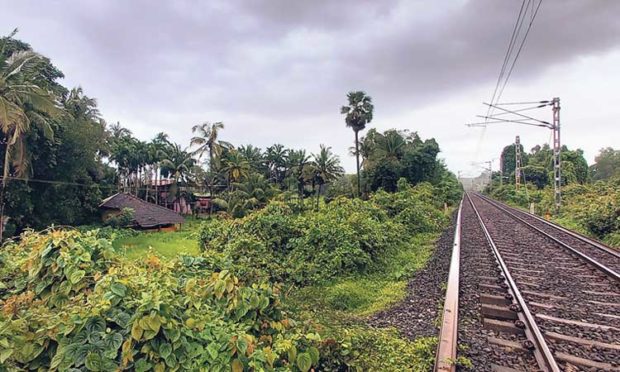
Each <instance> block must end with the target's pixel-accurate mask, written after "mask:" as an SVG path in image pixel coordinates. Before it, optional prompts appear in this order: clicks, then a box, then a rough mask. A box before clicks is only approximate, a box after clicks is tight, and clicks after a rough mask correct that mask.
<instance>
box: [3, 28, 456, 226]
mask: <svg viewBox="0 0 620 372" xmlns="http://www.w3.org/2000/svg"><path fill="white" fill-rule="evenodd" d="M14 34H15V32H14V33H12V34H11V35H9V36H8V37H4V38H2V39H0V132H1V134H2V140H1V142H0V154H2V156H1V157H0V167H2V173H3V176H2V189H1V191H0V201H1V203H0V209H2V210H1V212H2V213H0V215H3V216H5V217H8V222H7V223H6V224H5V226H6V231H4V236H8V235H12V234H15V233H17V232H19V231H21V230H22V229H24V228H26V227H33V228H35V229H41V228H45V227H47V226H49V225H50V224H67V225H81V224H90V223H93V222H96V221H97V220H98V219H99V212H98V205H99V204H100V202H101V200H102V199H103V198H104V197H106V196H109V195H111V194H114V193H116V192H119V191H122V192H128V193H131V194H133V195H135V196H137V197H139V198H142V199H144V200H148V201H150V202H153V203H158V204H164V205H165V204H166V203H167V202H169V200H161V199H160V193H158V188H159V187H161V185H162V180H164V179H165V180H166V185H167V187H169V189H168V190H169V192H168V194H167V195H166V198H179V197H184V198H186V199H189V200H191V199H192V198H193V194H194V192H196V191H197V190H199V191H200V192H202V193H203V194H207V195H208V196H210V197H211V198H212V200H213V203H211V212H216V211H220V212H226V213H228V214H229V215H231V216H234V217H240V216H243V215H245V214H247V213H248V211H251V210H253V209H256V208H260V207H262V206H263V205H265V204H266V203H267V201H268V200H269V199H271V198H274V197H278V198H282V199H289V200H293V201H295V202H296V203H297V205H298V206H299V208H301V209H303V208H310V207H312V208H318V207H319V205H320V200H321V196H324V197H325V200H326V201H329V200H331V199H333V198H335V197H337V196H339V195H344V196H348V197H355V196H358V197H359V196H364V197H365V196H366V195H367V194H368V193H370V192H374V191H377V190H379V189H384V190H386V191H390V192H392V191H395V190H396V188H397V182H398V181H399V179H404V180H406V181H407V182H408V183H410V184H412V185H415V184H417V183H420V182H430V183H432V184H434V185H435V186H438V188H437V189H438V190H443V191H442V192H444V193H445V194H446V195H452V196H451V198H449V199H450V200H455V201H456V200H458V197H459V195H460V194H459V192H460V191H459V186H458V182H457V180H456V177H455V176H454V175H453V174H452V173H450V172H449V171H448V170H447V169H446V167H445V165H444V164H443V163H442V162H441V161H440V160H438V158H437V155H438V154H439V146H438V144H437V143H436V142H435V140H434V139H429V140H424V141H423V140H422V139H420V137H419V136H418V135H417V133H410V132H407V131H397V130H388V131H385V132H383V133H380V132H378V131H377V130H376V129H370V130H369V131H368V132H367V133H366V135H365V136H363V137H361V136H360V132H361V131H362V130H363V129H365V127H366V125H367V124H369V123H370V122H371V120H372V115H373V110H374V106H373V105H372V100H371V98H370V96H368V95H367V94H366V93H364V92H361V91H357V92H351V93H349V94H348V95H347V101H348V102H347V105H346V106H343V107H342V108H341V113H342V114H343V115H345V123H346V125H347V126H348V127H351V128H352V129H353V131H354V133H355V145H354V146H353V148H352V149H351V153H352V154H353V155H354V156H356V160H357V164H358V167H357V176H348V175H345V174H344V169H343V168H342V166H341V164H340V159H339V157H338V156H337V155H335V154H334V152H333V151H332V149H331V148H330V147H327V146H324V145H320V147H319V148H318V149H317V151H316V152H313V153H311V152H308V151H307V150H304V149H294V148H287V147H285V146H284V145H282V144H273V145H271V146H268V147H266V148H259V147H256V146H254V145H251V144H247V145H241V146H234V145H233V144H231V143H229V142H226V141H224V140H222V138H221V134H222V131H223V130H224V127H225V126H224V124H223V123H221V122H203V123H199V124H197V125H195V126H194V127H193V128H192V133H193V137H192V138H191V141H190V143H189V144H188V145H187V146H183V145H180V144H177V143H174V142H173V141H172V140H171V139H170V137H169V135H168V134H166V133H163V132H162V133H158V134H157V135H156V136H155V137H154V138H153V139H151V140H149V141H143V140H140V139H138V138H136V137H135V136H134V135H133V133H132V132H131V131H130V130H129V129H127V128H126V127H124V126H123V125H121V124H120V123H118V122H117V123H113V124H110V123H106V121H105V120H104V119H103V118H102V115H101V113H100V112H99V110H98V108H97V101H96V100H95V99H93V98H91V97H88V96H87V95H85V94H84V92H83V90H82V88H80V87H77V88H73V89H67V88H65V87H63V86H62V85H61V84H60V83H59V80H60V79H61V78H63V77H64V75H63V74H62V72H61V71H60V70H58V69H57V68H56V67H55V66H54V65H53V64H52V63H51V61H50V60H49V59H48V58H46V57H44V56H42V55H40V54H37V53H36V52H34V51H33V50H32V49H31V47H30V46H29V45H28V44H26V43H24V42H21V41H19V40H16V39H14V38H13V36H14ZM308 199H310V200H311V202H308ZM5 221H7V219H5ZM0 225H2V224H0Z"/></svg>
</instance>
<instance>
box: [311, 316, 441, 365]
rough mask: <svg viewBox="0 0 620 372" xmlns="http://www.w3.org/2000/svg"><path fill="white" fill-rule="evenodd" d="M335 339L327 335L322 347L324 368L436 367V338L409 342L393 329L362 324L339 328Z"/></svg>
mask: <svg viewBox="0 0 620 372" xmlns="http://www.w3.org/2000/svg"><path fill="white" fill-rule="evenodd" d="M332 331H333V332H334V338H335V339H331V338H327V339H325V340H324V341H323V343H322V347H321V349H320V350H321V355H322V356H324V358H323V357H322V358H321V363H320V364H319V369H320V370H322V371H341V370H343V369H342V368H343V367H345V366H346V369H344V370H350V371H381V370H384V371H416V372H425V371H429V370H430V369H431V368H432V367H433V363H434V360H435V350H436V348H437V339H436V338H435V337H425V338H420V339H418V340H415V341H408V340H404V339H401V338H399V337H398V336H397V335H396V333H395V331H393V330H375V329H367V328H362V327H350V328H337V329H334V330H332ZM336 340H337V341H336Z"/></svg>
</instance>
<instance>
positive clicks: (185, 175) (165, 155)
mask: <svg viewBox="0 0 620 372" xmlns="http://www.w3.org/2000/svg"><path fill="white" fill-rule="evenodd" d="M161 155H162V160H161V167H162V170H163V171H164V172H165V173H166V174H169V175H172V178H173V180H174V184H173V187H174V190H175V197H176V198H177V199H178V197H179V195H180V190H179V184H180V183H187V182H188V181H189V174H190V171H191V169H192V167H193V166H194V164H195V162H196V160H195V159H194V158H193V157H192V154H191V153H189V152H187V151H185V150H183V149H182V148H181V146H179V145H178V144H176V143H175V144H172V145H170V146H168V148H166V149H165V150H164V151H163V152H162V153H161Z"/></svg>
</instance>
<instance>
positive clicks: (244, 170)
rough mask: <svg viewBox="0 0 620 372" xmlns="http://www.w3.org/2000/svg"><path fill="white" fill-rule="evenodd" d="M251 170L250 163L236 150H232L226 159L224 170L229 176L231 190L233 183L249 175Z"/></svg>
mask: <svg viewBox="0 0 620 372" xmlns="http://www.w3.org/2000/svg"><path fill="white" fill-rule="evenodd" d="M249 170H250V164H249V163H248V162H247V160H245V159H244V158H243V156H241V154H240V153H239V152H238V151H236V150H232V151H230V152H229V153H228V155H227V156H226V158H225V159H224V166H223V168H222V171H223V172H224V173H226V175H227V176H228V185H229V188H230V189H231V190H232V187H233V183H235V182H239V181H240V180H241V179H242V178H244V177H247V176H248V174H249Z"/></svg>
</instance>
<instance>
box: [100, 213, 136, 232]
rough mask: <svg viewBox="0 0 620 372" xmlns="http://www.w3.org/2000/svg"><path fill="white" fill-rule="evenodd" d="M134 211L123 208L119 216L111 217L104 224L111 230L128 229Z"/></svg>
mask: <svg viewBox="0 0 620 372" xmlns="http://www.w3.org/2000/svg"><path fill="white" fill-rule="evenodd" d="M133 216H134V210H133V209H131V208H123V210H122V211H121V213H120V214H118V215H116V216H112V217H110V218H108V219H107V220H105V222H104V224H105V225H106V226H110V227H112V228H116V229H118V228H123V227H128V226H130V225H131V224H132V223H133Z"/></svg>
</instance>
